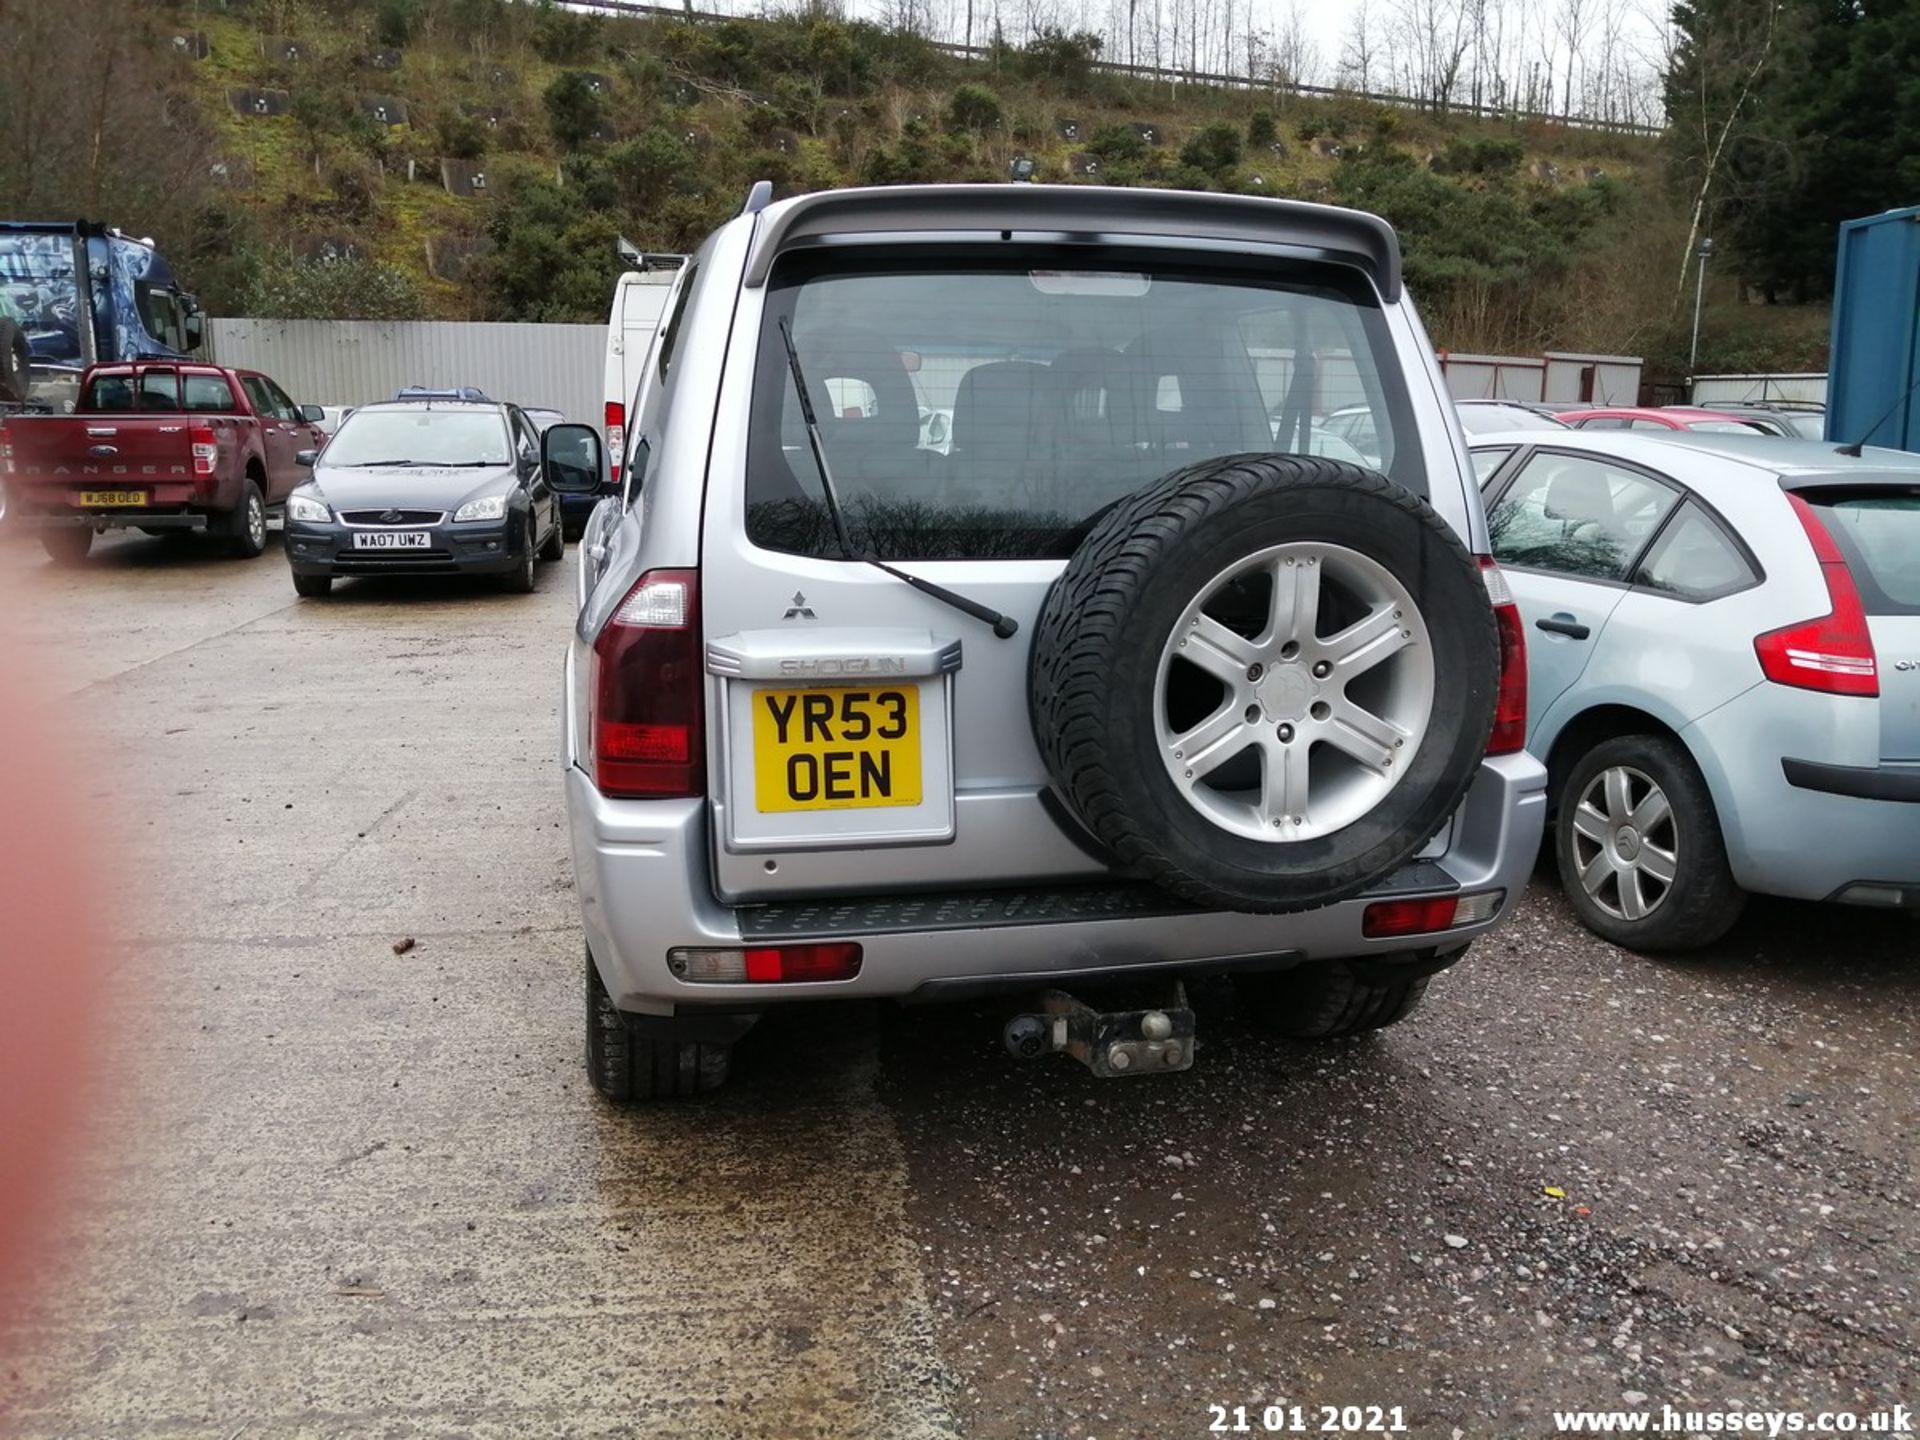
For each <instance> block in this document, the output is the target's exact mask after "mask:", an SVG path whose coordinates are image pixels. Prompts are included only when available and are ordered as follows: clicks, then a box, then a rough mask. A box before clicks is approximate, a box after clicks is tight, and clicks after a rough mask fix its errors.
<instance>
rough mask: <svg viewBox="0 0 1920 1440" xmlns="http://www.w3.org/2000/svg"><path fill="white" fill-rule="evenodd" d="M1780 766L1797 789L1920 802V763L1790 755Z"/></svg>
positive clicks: (1905, 802)
mask: <svg viewBox="0 0 1920 1440" xmlns="http://www.w3.org/2000/svg"><path fill="white" fill-rule="evenodd" d="M1780 769H1781V771H1782V773H1784V774H1785V775H1786V777H1787V783H1788V784H1789V785H1791V786H1793V787H1794V788H1795V789H1797V790H1818V791H1820V792H1821V793H1822V794H1826V795H1849V796H1852V797H1853V798H1854V799H1856V800H1888V801H1891V802H1893V803H1894V804H1896V805H1920V765H1826V764H1822V763H1821V762H1820V761H1818V760H1794V759H1791V758H1789V759H1786V760H1782V761H1781V762H1780Z"/></svg>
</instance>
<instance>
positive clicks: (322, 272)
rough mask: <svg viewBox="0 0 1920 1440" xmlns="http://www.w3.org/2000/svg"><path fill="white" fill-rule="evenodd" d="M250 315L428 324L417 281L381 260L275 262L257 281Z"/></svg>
mask: <svg viewBox="0 0 1920 1440" xmlns="http://www.w3.org/2000/svg"><path fill="white" fill-rule="evenodd" d="M246 307H247V308H246V313H247V314H249V315H256V316H259V317H260V318H262V319H268V320H423V319H425V318H426V314H427V307H426V304H425V302H424V301H423V300H422V299H421V297H420V290H419V287H418V286H417V285H415V283H414V281H413V277H412V276H411V275H409V274H407V272H406V271H404V270H402V269H400V268H399V267H397V266H394V265H386V264H382V263H381V262H380V261H378V260H365V259H359V260H292V259H275V260H269V261H268V262H266V263H265V264H263V265H262V266H261V267H260V268H259V270H258V271H257V272H256V273H255V275H254V277H253V281H252V284H251V286H250V289H249V291H248V294H247V298H246Z"/></svg>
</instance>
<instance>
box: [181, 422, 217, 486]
mask: <svg viewBox="0 0 1920 1440" xmlns="http://www.w3.org/2000/svg"><path fill="white" fill-rule="evenodd" d="M187 440H188V442H189V443H190V444H191V445H192V446H193V473H194V474H196V475H211V474H213V462H214V458H215V457H216V456H218V455H219V453H220V441H219V439H218V437H216V436H215V435H214V433H213V427H212V426H211V425H196V426H194V427H193V429H191V430H190V431H188V432H187Z"/></svg>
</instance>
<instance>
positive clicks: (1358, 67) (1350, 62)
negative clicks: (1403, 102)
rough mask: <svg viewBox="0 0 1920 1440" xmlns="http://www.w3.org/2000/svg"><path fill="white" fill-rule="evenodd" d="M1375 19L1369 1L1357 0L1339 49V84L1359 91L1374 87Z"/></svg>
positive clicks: (1376, 60) (1376, 65) (1375, 67)
mask: <svg viewBox="0 0 1920 1440" xmlns="http://www.w3.org/2000/svg"><path fill="white" fill-rule="evenodd" d="M1373 26H1374V16H1373V6H1372V4H1371V0H1360V3H1359V4H1357V5H1356V6H1354V9H1353V15H1352V17H1351V18H1350V19H1349V20H1348V21H1347V35H1346V39H1345V40H1344V41H1343V42H1342V43H1341V46H1340V66H1339V78H1340V82H1341V83H1342V84H1346V85H1352V86H1353V88H1354V89H1356V90H1360V91H1371V90H1372V89H1373V87H1374V84H1375V80H1376V76H1375V71H1376V70H1377V69H1378V66H1379V61H1378V58H1377V57H1376V55H1375V53H1374V43H1375V42H1374V29H1373Z"/></svg>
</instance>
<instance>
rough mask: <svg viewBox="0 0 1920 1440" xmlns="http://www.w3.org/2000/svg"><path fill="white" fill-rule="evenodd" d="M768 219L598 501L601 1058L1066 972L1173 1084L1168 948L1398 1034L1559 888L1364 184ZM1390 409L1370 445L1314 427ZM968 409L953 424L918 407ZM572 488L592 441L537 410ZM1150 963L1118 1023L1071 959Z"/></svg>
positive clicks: (1062, 1047) (865, 203)
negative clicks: (1451, 970) (826, 1009)
mask: <svg viewBox="0 0 1920 1440" xmlns="http://www.w3.org/2000/svg"><path fill="white" fill-rule="evenodd" d="M770 199H771V192H770V190H768V189H767V188H766V187H764V186H762V187H756V190H755V193H754V195H753V196H752V197H751V198H750V199H749V201H748V203H747V205H746V207H745V209H744V210H743V211H742V213H741V214H740V215H739V216H738V218H736V219H734V220H733V221H731V222H730V223H728V224H727V225H725V226H723V227H722V228H721V229H720V230H719V231H718V232H716V233H715V234H714V235H713V236H712V237H711V238H710V239H708V241H707V242H706V243H705V244H704V245H703V246H702V247H701V248H700V250H699V253H698V254H696V255H695V256H694V257H693V258H692V260H691V261H690V263H689V264H688V265H687V266H686V267H685V268H684V270H683V271H682V273H681V275H680V277H679V278H678V280H677V281H676V288H675V292H674V294H673V295H672V297H671V298H670V300H669V302H668V309H667V312H666V320H665V323H664V324H663V326H662V327H661V330H660V334H659V337H658V339H657V341H656V342H655V345H654V350H653V353H652V354H651V356H650V357H649V359H648V363H647V365H646V367H645V378H644V380H643V382H642V385H641V388H640V390H639V392H638V394H636V396H635V397H634V402H633V404H632V406H631V407H630V408H629V410H628V414H629V415H630V416H632V417H633V423H632V424H631V425H630V427H629V433H628V439H627V452H626V454H625V456H624V462H625V463H624V467H623V475H624V477H625V493H624V494H622V495H621V496H619V497H617V498H614V499H610V500H608V501H606V502H605V503H603V504H602V505H601V506H600V507H599V508H598V509H597V510H596V511H595V512H594V514H593V515H592V517H591V518H590V520H589V522H588V525H587V530H586V534H585V536H584V537H583V543H582V546H581V555H582V565H581V591H580V598H581V606H580V613H579V618H578V623H577V626H576V630H575V634H574V638H573V644H572V647H571V650H570V652H569V654H568V657H567V680H566V702H565V709H564V735H563V745H564V758H565V773H566V787H567V799H568V805H569V811H570V816H571V825H572V844H573V856H574V865H575V871H576V876H577V881H578V890H579V897H580V904H581V914H582V921H583V926H584V929H585V933H586V941H587V951H588V954H587V962H586V977H585V979H586V987H587V1040H588V1060H589V1066H590V1070H591V1074H592V1078H593V1081H594V1084H595V1085H596V1086H597V1087H598V1088H599V1089H600V1090H601V1092H602V1093H603V1094H605V1095H606V1096H608V1097H609V1098H613V1099H637V1098H656V1097H669V1096H677V1095H684V1094H689V1093H692V1092H694V1091H697V1090H701V1089H704V1088H708V1087H710V1086H711V1085H714V1084H716V1083H718V1082H719V1080H720V1079H721V1078H722V1077H723V1076H724V1075H725V1073H726V1070H727V1066H728V1063H729V1054H730V1047H731V1045H732V1043H733V1042H734V1041H735V1040H736V1039H737V1038H738V1037H739V1036H740V1035H741V1034H742V1033H743V1032H744V1031H745V1030H746V1029H747V1027H748V1026H749V1025H750V1024H751V1023H752V1022H753V1020H754V1019H755V1018H756V1017H757V1016H758V1015H759V1014H761V1013H762V1012H763V1011H765V1010H766V1009H768V1008H769V1007H771V1006H776V1005H784V1004H792V1003H798V1002H805V1001H812V1000H820V999H827V998H836V997H849V996H884V997H893V998H898V999H911V1000H920V999H938V998H943V997H955V996H961V995H969V994H975V993H978V992H980V991H982V990H986V989H1006V990H1014V991H1019V990H1025V991H1029V992H1042V993H1039V994H1038V995H1037V997H1036V998H1035V1000H1034V1001H1033V1003H1032V1006H1031V1008H1030V1010H1029V1012H1028V1013H1026V1014H1024V1015H1019V1016H1016V1017H1015V1022H1014V1023H1010V1024H1009V1027H1008V1030H1007V1039H1008V1042H1009V1045H1010V1046H1011V1047H1012V1048H1014V1049H1015V1050H1016V1052H1018V1053H1048V1052H1051V1051H1064V1052H1066V1053H1069V1054H1071V1055H1073V1056H1074V1057H1075V1058H1078V1059H1081V1060H1083V1061H1085V1062H1086V1063H1087V1064H1088V1065H1089V1066H1091V1067H1092V1068H1093V1069H1094V1070H1095V1071H1096V1073H1100V1074H1117V1073H1133V1074H1138V1073H1142V1072H1143V1071H1153V1070H1160V1071H1165V1070H1178V1069H1183V1068H1185V1066H1186V1065H1187V1064H1188V1063H1190V1061H1191V1058H1192V1052H1193V1044H1192V1040H1193V1037H1192V1015H1191V1011H1190V1010H1189V1009H1187V1008H1186V1007H1185V1005H1184V1001H1183V998H1182V996H1181V994H1180V991H1179V986H1178V983H1177V982H1178V979H1179V977H1180V976H1181V975H1183V974H1187V973H1192V972H1196V971H1231V972H1233V973H1234V975H1235V977H1236V982H1237V986H1238V989H1239V990H1240V993H1241V995H1242V998H1243V999H1244V1000H1245V1001H1246V1002H1247V1003H1249V1004H1250V1005H1252V1006H1254V1007H1257V1009H1258V1011H1259V1013H1260V1014H1262V1015H1264V1016H1267V1017H1269V1018H1270V1020H1271V1023H1272V1025H1273V1026H1274V1028H1275V1029H1276V1030H1278V1031H1281V1032H1284V1033H1288V1034H1294V1035H1306V1036H1332V1035H1343V1034H1350V1033H1354V1032H1357V1031H1361V1030H1366V1029H1371V1028H1374V1027H1377V1026H1380V1025H1384V1024H1388V1023H1391V1022H1392V1021H1394V1020H1397V1019H1399V1018H1400V1017H1401V1016H1403V1015H1405V1014H1406V1013H1407V1012H1408V1011H1410V1010H1411V1009H1412V1008H1413V1006H1414V1004H1415V1003H1416V1002H1417V1001H1418V1000H1419V998H1420V995H1421V993H1422V991H1423V990H1424V988H1425V986H1426V984H1427V980H1428V977H1429V976H1431V975H1432V974H1433V973H1435V972H1436V971H1438V970H1440V969H1443V968H1444V967H1445V966H1447V965H1448V964H1450V963H1452V962H1453V961H1454V960H1455V959H1457V958H1458V956H1459V955H1460V953H1461V952H1462V950H1463V949H1464V948H1465V946H1466V945H1467V943H1468V942H1469V941H1471V940H1472V939H1473V938H1474V937H1476V936H1478V935H1480V934H1483V933H1484V932H1485V931H1486V930H1487V929H1488V928H1489V927H1490V926H1492V925H1493V924H1495V923H1497V922H1498V921H1499V919H1500V917H1501V916H1502V915H1503V914H1504V912H1505V910H1506V908H1507V905H1508V902H1509V900H1510V899H1511V898H1512V897H1513V896H1514V895H1515V894H1516V893H1517V892H1518V890H1519V889H1520V887H1521V886H1523V885H1524V884H1525V881H1526V876H1527V873H1528V870H1529V867H1530V865H1531V863H1532V860H1533V856H1534V853H1535V851H1536V849H1537V846H1538V842H1539V837H1540V833H1541V826H1542V821H1543V817H1544V810H1545V797H1544V790H1543V787H1544V782H1545V776H1544V772H1543V770H1542V769H1541V767H1540V765H1539V764H1538V763H1537V762H1536V761H1535V760H1533V759H1532V758H1531V757H1529V756H1527V755H1526V754H1525V753H1524V752H1523V750H1522V746H1521V738H1522V737H1521V733H1520V725H1521V719H1522V716H1523V714H1524V711H1525V697H1524V688H1523V687H1524V683H1525V666H1524V659H1523V650H1522V632H1521V628H1520V623H1519V618H1518V614H1517V612H1516V611H1515V610H1514V608H1513V606H1512V605H1511V604H1510V603H1508V597H1507V595H1506V592H1505V590H1504V587H1503V581H1502V580H1501V577H1500V574H1499V571H1498V570H1497V569H1495V568H1494V567H1493V565H1492V563H1491V561H1489V560H1488V559H1487V556H1486V551H1487V537H1486V528H1485V519H1484V516H1483V514H1482V512H1481V509H1480V497H1479V490H1478V487H1477V486H1476V485H1475V483H1474V482H1473V478H1472V471H1471V469H1470V468H1469V463H1468V457H1467V453H1466V450H1465V445H1464V440H1463V438H1462V435H1461V432H1460V430H1459V427H1458V425H1457V423H1456V422H1455V421H1454V419H1453V416H1452V409H1451V406H1450V404H1449V403H1448V401H1447V397H1446V393H1445V390H1444V388H1443V386H1442V384H1441V379H1440V375H1439V373H1438V370H1437V367H1436V365H1435V362H1434V357H1433V349H1432V346H1431V345H1430V344H1429V343H1428V341H1427V338H1426V336H1425V334H1424V333H1423V332H1422V330H1421V327H1420V324H1419V322H1418V320H1417V319H1416V317H1415V315H1414V313H1413V310H1412V308H1411V306H1410V305H1409V303H1408V302H1407V299H1406V297H1405V295H1404V293H1403V291H1402V289H1401V284H1400V257H1399V249H1398V245H1397V243H1396V241H1395V239H1394V236H1393V232H1392V231H1391V230H1390V229H1389V228H1388V227H1387V226H1386V225H1385V223H1384V222H1382V221H1380V220H1378V219H1377V218H1375V217H1373V216H1369V215H1362V214H1358V213H1355V212H1351V211H1342V210H1335V209H1329V208H1326V207H1321V206H1313V205H1303V204H1292V203H1284V202H1279V201H1271V200H1263V199H1252V198H1244V197H1235V196H1221V195H1197V194H1180V193H1173V192H1164V191H1150V190H1140V191H1133V190H1106V189H1099V188H1093V187H1048V186H1034V185H1015V186H933V187H901V188H894V189H885V190H852V191H840V192H832V193H824V194H815V195H808V196H803V197H800V198H797V199H791V200H787V201H783V202H781V203H778V204H772V203H769V202H770ZM1335 405H1338V406H1361V405H1364V406H1366V407H1368V408H1369V410H1370V412H1371V414H1372V417H1373V420H1374V428H1375V433H1376V437H1377V438H1376V444H1377V446H1378V450H1379V456H1380V463H1379V466H1378V468H1377V469H1369V468H1364V467H1361V466H1359V465H1356V464H1352V463H1347V462H1344V461H1340V460H1337V459H1334V458H1330V457H1327V456H1323V455H1316V454H1314V453H1313V448H1314V446H1313V438H1314V434H1315V429H1314V423H1313V417H1314V416H1315V415H1317V414H1320V413H1324V411H1325V410H1326V409H1328V408H1329V407H1330V406H1335ZM929 412H937V413H945V414H949V415H950V416H951V423H950V426H949V427H948V429H947V433H946V434H945V435H944V436H943V437H941V443H939V444H935V443H933V441H932V440H930V439H929V437H928V434H927V430H926V427H925V425H924V424H923V423H922V419H921V417H922V416H923V415H925V414H927V413H929ZM545 444H546V450H547V454H548V464H549V473H550V474H552V475H553V476H554V477H555V479H554V483H555V485H556V487H557V488H559V489H561V490H562V491H566V490H568V489H570V488H577V489H584V488H586V487H588V486H591V485H592V484H595V483H598V478H599V475H600V474H601V473H602V472H603V471H604V469H605V463H606V457H605V456H603V455H601V454H600V453H599V450H598V445H599V442H598V438H597V436H596V435H595V434H594V432H593V431H592V430H591V429H589V428H587V427H581V426H565V425H560V426H555V427H554V428H553V429H551V430H549V431H548V432H547V434H546V436H545ZM1115 977H1121V978H1125V979H1127V980H1128V981H1130V982H1140V983H1142V984H1146V983H1149V982H1150V983H1151V985H1152V986H1153V987H1154V993H1155V995H1156V996H1159V997H1161V998H1157V999H1155V1000H1152V1001H1146V1002H1140V1003H1136V1004H1134V1005H1133V1006H1132V1007H1131V1008H1123V1009H1114V1010H1107V1009H1102V1008H1100V1006H1099V1005H1097V1004H1092V1003H1088V1002H1087V1001H1086V1000H1083V999H1082V998H1080V997H1078V996H1075V995H1072V994H1069V993H1067V992H1066V990H1065V989H1064V988H1063V987H1065V986H1068V985H1074V986H1079V985H1082V984H1083V983H1085V982H1089V981H1095V980H1101V979H1112V978H1115Z"/></svg>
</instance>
